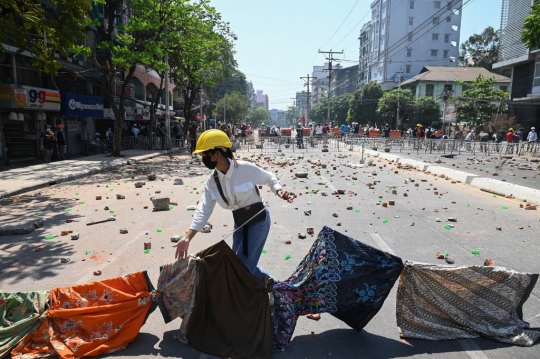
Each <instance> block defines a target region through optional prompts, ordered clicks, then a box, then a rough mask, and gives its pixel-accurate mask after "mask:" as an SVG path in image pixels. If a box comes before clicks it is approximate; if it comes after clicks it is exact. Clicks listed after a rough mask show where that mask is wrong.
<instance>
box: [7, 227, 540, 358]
mask: <svg viewBox="0 0 540 359" xmlns="http://www.w3.org/2000/svg"><path fill="white" fill-rule="evenodd" d="M398 278H399V285H398V291H397V305H396V317H397V324H398V327H399V330H400V335H401V336H403V337H409V338H420V339H428V340H442V339H456V338H474V337H479V336H483V337H487V338H491V339H494V340H498V341H501V342H505V343H510V344H515V345H522V346H531V345H533V344H534V342H535V341H537V340H538V339H540V332H538V331H535V330H531V329H529V325H528V323H526V322H524V321H523V315H522V307H523V304H524V302H525V301H526V300H527V298H528V296H529V294H530V292H531V290H532V288H533V287H534V285H535V284H536V281H537V280H538V275H537V274H529V273H517V272H514V271H510V270H506V269H504V268H501V267H479V266H470V267H453V266H447V265H445V266H440V265H430V264H422V263H414V262H405V264H404V263H403V261H402V259H401V258H399V257H397V256H394V255H392V254H389V253H386V252H384V251H381V250H379V249H376V248H373V247H371V246H369V245H367V244H364V243H361V242H359V241H357V240H355V239H353V238H350V237H348V236H345V235H344V234H341V233H339V232H337V231H335V230H333V229H331V228H328V227H324V228H323V229H322V231H321V232H320V233H319V235H318V237H317V239H316V241H315V242H314V243H313V245H312V247H311V249H310V251H309V252H308V254H307V255H306V256H305V258H304V259H303V260H302V262H301V263H300V264H299V266H298V267H297V268H296V270H295V271H294V273H293V274H292V275H291V276H290V277H289V278H288V279H287V280H285V281H282V282H281V281H272V280H268V281H266V282H265V283H261V282H260V281H258V280H257V279H256V278H255V277H253V276H252V275H251V273H249V271H248V270H247V268H246V267H245V266H244V265H243V263H242V262H241V261H240V259H239V258H238V257H237V256H236V255H235V253H234V252H233V251H232V250H231V249H230V247H229V246H228V245H227V244H226V243H225V242H223V241H222V242H219V243H217V244H215V245H213V246H211V247H209V248H207V249H205V250H203V251H201V252H199V253H197V255H196V256H189V257H188V258H185V259H181V260H178V261H176V262H174V263H170V264H167V265H164V266H162V267H161V271H160V275H159V278H158V282H157V287H156V289H154V287H153V286H152V284H151V282H150V280H149V279H148V276H147V275H146V272H137V273H132V274H128V275H125V276H121V277H116V278H111V279H107V280H103V281H94V282H91V283H88V284H83V285H76V286H72V287H63V288H56V289H53V290H50V291H39V292H29V293H6V292H0V320H1V321H2V325H1V327H0V357H3V356H5V355H8V354H9V353H11V355H12V357H13V358H20V359H22V358H24V359H28V358H40V357H50V356H54V355H57V356H59V357H60V358H73V357H79V358H81V357H85V356H96V355H100V354H107V353H112V352H115V351H118V350H121V349H123V348H125V347H126V346H127V345H128V344H129V343H130V342H131V341H133V340H134V339H135V337H136V336H137V334H138V333H139V331H140V328H141V327H142V325H143V324H144V322H145V321H146V319H147V318H148V315H149V314H150V313H151V312H152V311H153V310H154V309H155V308H156V307H157V306H159V308H160V311H161V313H162V315H163V318H164V320H165V322H170V321H172V320H174V319H176V318H181V319H182V323H181V326H180V329H179V331H178V333H177V337H178V339H180V340H181V341H183V342H185V343H189V344H190V345H192V346H193V347H194V348H196V349H197V350H199V351H201V352H204V353H207V354H210V355H216V356H220V357H227V358H268V357H270V355H271V353H272V352H280V351H284V350H285V349H286V348H287V346H288V345H289V343H290V341H291V339H292V336H293V333H294V329H295V326H296V322H297V319H298V317H299V316H301V315H308V314H318V313H328V314H330V315H333V316H334V317H336V318H338V319H340V320H342V321H343V322H345V323H346V324H347V325H349V326H350V327H351V328H353V329H355V330H358V331H359V330H362V328H364V327H365V325H366V324H367V323H368V322H369V321H370V320H371V319H372V318H373V317H374V316H375V315H376V314H377V312H378V311H379V310H380V309H381V307H382V305H383V303H384V301H385V299H386V297H387V296H388V295H389V293H390V291H391V289H392V288H393V286H394V284H395V282H396V280H397V279H398Z"/></svg>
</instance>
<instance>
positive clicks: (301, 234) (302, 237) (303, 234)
mask: <svg viewBox="0 0 540 359" xmlns="http://www.w3.org/2000/svg"><path fill="white" fill-rule="evenodd" d="M306 237H307V236H306V234H305V233H298V238H300V239H306Z"/></svg>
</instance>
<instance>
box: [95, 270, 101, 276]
mask: <svg viewBox="0 0 540 359" xmlns="http://www.w3.org/2000/svg"><path fill="white" fill-rule="evenodd" d="M93 274H94V275H101V271H100V270H96V271H94V272H93Z"/></svg>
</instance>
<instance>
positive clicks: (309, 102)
mask: <svg viewBox="0 0 540 359" xmlns="http://www.w3.org/2000/svg"><path fill="white" fill-rule="evenodd" d="M304 79H307V81H306V85H307V106H306V107H307V113H306V122H307V123H309V111H310V110H311V101H309V94H310V92H309V84H310V79H311V80H317V78H316V77H311V76H309V74H307V76H305V77H300V80H304Z"/></svg>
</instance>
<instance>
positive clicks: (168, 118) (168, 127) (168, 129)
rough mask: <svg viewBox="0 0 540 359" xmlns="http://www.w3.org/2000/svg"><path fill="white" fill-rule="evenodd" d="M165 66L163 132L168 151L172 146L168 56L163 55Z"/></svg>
mask: <svg viewBox="0 0 540 359" xmlns="http://www.w3.org/2000/svg"><path fill="white" fill-rule="evenodd" d="M165 66H166V67H167V69H166V70H165V78H164V81H165V130H166V136H167V141H166V142H165V143H166V147H165V148H166V149H167V151H170V150H171V147H172V144H171V116H170V114H169V56H167V55H165ZM162 146H163V145H162ZM162 148H163V147H162Z"/></svg>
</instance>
